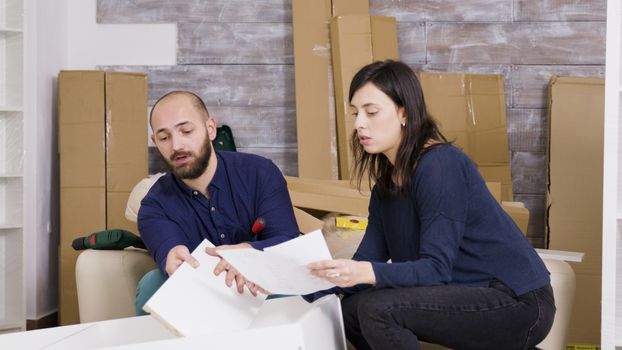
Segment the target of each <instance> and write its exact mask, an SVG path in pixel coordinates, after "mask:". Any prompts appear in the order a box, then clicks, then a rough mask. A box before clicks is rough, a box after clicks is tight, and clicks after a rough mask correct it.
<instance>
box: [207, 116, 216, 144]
mask: <svg viewBox="0 0 622 350" xmlns="http://www.w3.org/2000/svg"><path fill="white" fill-rule="evenodd" d="M205 124H206V126H207V135H208V136H209V139H210V141H214V139H215V138H216V131H217V130H216V119H214V118H212V117H209V118H207V121H205Z"/></svg>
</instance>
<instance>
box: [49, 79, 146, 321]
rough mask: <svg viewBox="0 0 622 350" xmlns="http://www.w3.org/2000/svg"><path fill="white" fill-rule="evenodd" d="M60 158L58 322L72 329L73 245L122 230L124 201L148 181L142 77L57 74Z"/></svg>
mask: <svg viewBox="0 0 622 350" xmlns="http://www.w3.org/2000/svg"><path fill="white" fill-rule="evenodd" d="M58 109H59V135H58V137H59V153H60V201H61V202H60V230H61V233H60V252H59V254H60V269H59V270H60V271H59V275H60V276H59V277H60V283H59V288H60V291H59V299H60V300H59V322H60V324H62V325H66V324H72V323H78V322H79V317H78V304H77V292H76V282H75V263H76V259H77V257H78V254H79V252H76V251H74V250H73V249H72V246H71V243H72V241H73V240H74V239H75V238H78V237H81V236H85V235H88V234H90V233H92V232H96V231H102V230H106V229H113V228H121V229H126V230H129V231H132V232H137V231H136V227H135V225H134V224H133V223H132V222H130V221H128V220H126V219H125V215H124V213H125V207H126V203H127V199H128V197H129V194H130V192H131V190H132V188H133V187H134V185H135V184H136V183H137V182H138V181H140V179H142V178H144V177H145V176H147V123H146V115H147V78H146V76H145V75H144V74H132V73H105V72H101V71H63V72H61V73H60V75H59V77H58Z"/></svg>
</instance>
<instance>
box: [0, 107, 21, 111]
mask: <svg viewBox="0 0 622 350" xmlns="http://www.w3.org/2000/svg"><path fill="white" fill-rule="evenodd" d="M23 111H24V107H22V106H0V112H23Z"/></svg>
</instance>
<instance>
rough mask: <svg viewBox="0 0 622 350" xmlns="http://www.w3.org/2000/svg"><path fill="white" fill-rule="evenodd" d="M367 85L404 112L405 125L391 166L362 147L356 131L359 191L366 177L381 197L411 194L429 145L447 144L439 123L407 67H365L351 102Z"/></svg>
mask: <svg viewBox="0 0 622 350" xmlns="http://www.w3.org/2000/svg"><path fill="white" fill-rule="evenodd" d="M367 83H372V84H374V86H375V87H377V88H378V89H380V91H382V92H384V93H385V94H386V95H387V96H389V98H391V100H393V103H395V104H396V105H397V107H399V108H404V116H405V117H406V125H405V126H404V127H403V128H402V141H401V142H400V145H399V148H398V150H397V155H396V157H395V164H394V165H392V164H391V162H389V159H388V158H387V157H386V156H385V155H384V154H382V153H378V154H370V153H367V152H365V149H364V148H363V146H362V145H361V144H360V142H359V140H358V137H357V135H356V130H355V131H354V133H353V135H352V144H351V146H352V152H353V154H354V164H353V172H352V173H353V175H354V177H353V178H354V179H356V181H357V184H358V187H359V188H360V186H361V182H362V179H363V176H364V174H367V176H368V180H369V183H370V185H371V184H372V183H375V184H376V186H377V188H378V190H379V191H380V193H381V194H391V195H395V194H400V195H405V194H408V193H410V191H411V190H412V175H413V171H414V169H415V166H416V165H417V161H418V160H419V157H421V155H422V154H423V152H424V149H425V145H426V143H427V142H428V141H436V143H447V139H445V136H443V134H442V133H441V132H440V131H439V129H438V126H437V125H436V122H435V121H434V120H433V119H432V118H431V117H430V116H429V115H428V113H427V111H426V108H425V101H424V99H423V92H422V90H421V85H420V84H419V80H418V79H417V76H416V75H415V73H414V72H413V71H412V69H410V67H408V66H407V65H406V64H404V63H402V62H399V61H393V60H386V61H379V62H374V63H371V64H369V65H367V66H365V67H363V68H362V69H361V70H360V71H358V73H356V75H355V76H354V78H352V83H351V84H350V93H349V101H350V102H351V101H352V97H353V96H354V94H355V93H356V92H357V91H358V90H359V89H360V88H361V87H363V85H365V84H367Z"/></svg>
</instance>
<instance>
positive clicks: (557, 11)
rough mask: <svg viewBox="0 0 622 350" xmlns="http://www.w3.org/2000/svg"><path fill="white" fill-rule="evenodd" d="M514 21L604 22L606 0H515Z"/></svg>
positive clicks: (605, 17) (605, 18)
mask: <svg viewBox="0 0 622 350" xmlns="http://www.w3.org/2000/svg"><path fill="white" fill-rule="evenodd" d="M514 20H515V21H605V20H607V0H582V1H581V0H579V1H578V0H546V1H542V0H515V1H514Z"/></svg>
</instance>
